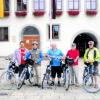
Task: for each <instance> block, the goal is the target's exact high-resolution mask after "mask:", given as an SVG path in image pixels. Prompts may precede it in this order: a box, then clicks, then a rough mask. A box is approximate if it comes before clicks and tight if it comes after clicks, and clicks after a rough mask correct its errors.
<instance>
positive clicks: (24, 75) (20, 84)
mask: <svg viewBox="0 0 100 100" xmlns="http://www.w3.org/2000/svg"><path fill="white" fill-rule="evenodd" d="M25 77H26V73H23V72H22V74H21V75H20V77H19V79H18V82H17V89H21V87H22V86H23V82H24V80H25Z"/></svg>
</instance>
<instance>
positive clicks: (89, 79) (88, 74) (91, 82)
mask: <svg viewBox="0 0 100 100" xmlns="http://www.w3.org/2000/svg"><path fill="white" fill-rule="evenodd" d="M94 67H95V66H94V65H89V66H86V67H85V69H84V73H83V88H84V89H85V90H86V91H87V92H88V93H97V92H99V91H100V75H99V73H98V70H96V72H95V70H94ZM94 73H95V74H94ZM95 77H96V81H97V82H95ZM96 83H98V84H96Z"/></svg>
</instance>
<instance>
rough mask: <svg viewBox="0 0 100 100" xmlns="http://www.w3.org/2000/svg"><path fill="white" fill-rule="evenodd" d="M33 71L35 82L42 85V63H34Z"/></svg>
mask: <svg viewBox="0 0 100 100" xmlns="http://www.w3.org/2000/svg"><path fill="white" fill-rule="evenodd" d="M33 73H34V75H35V80H34V81H35V82H34V83H35V84H38V85H41V82H42V80H41V65H37V64H36V65H34V66H33Z"/></svg>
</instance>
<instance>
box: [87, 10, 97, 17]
mask: <svg viewBox="0 0 100 100" xmlns="http://www.w3.org/2000/svg"><path fill="white" fill-rule="evenodd" d="M96 14H97V11H96V10H87V11H86V15H88V16H96Z"/></svg>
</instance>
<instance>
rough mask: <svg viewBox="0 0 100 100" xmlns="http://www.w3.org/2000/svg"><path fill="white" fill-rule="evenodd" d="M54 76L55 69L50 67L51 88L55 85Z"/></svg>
mask: <svg viewBox="0 0 100 100" xmlns="http://www.w3.org/2000/svg"><path fill="white" fill-rule="evenodd" d="M55 76H56V68H55V67H53V66H52V67H51V77H52V83H51V84H50V85H51V86H53V85H54V84H55Z"/></svg>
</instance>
